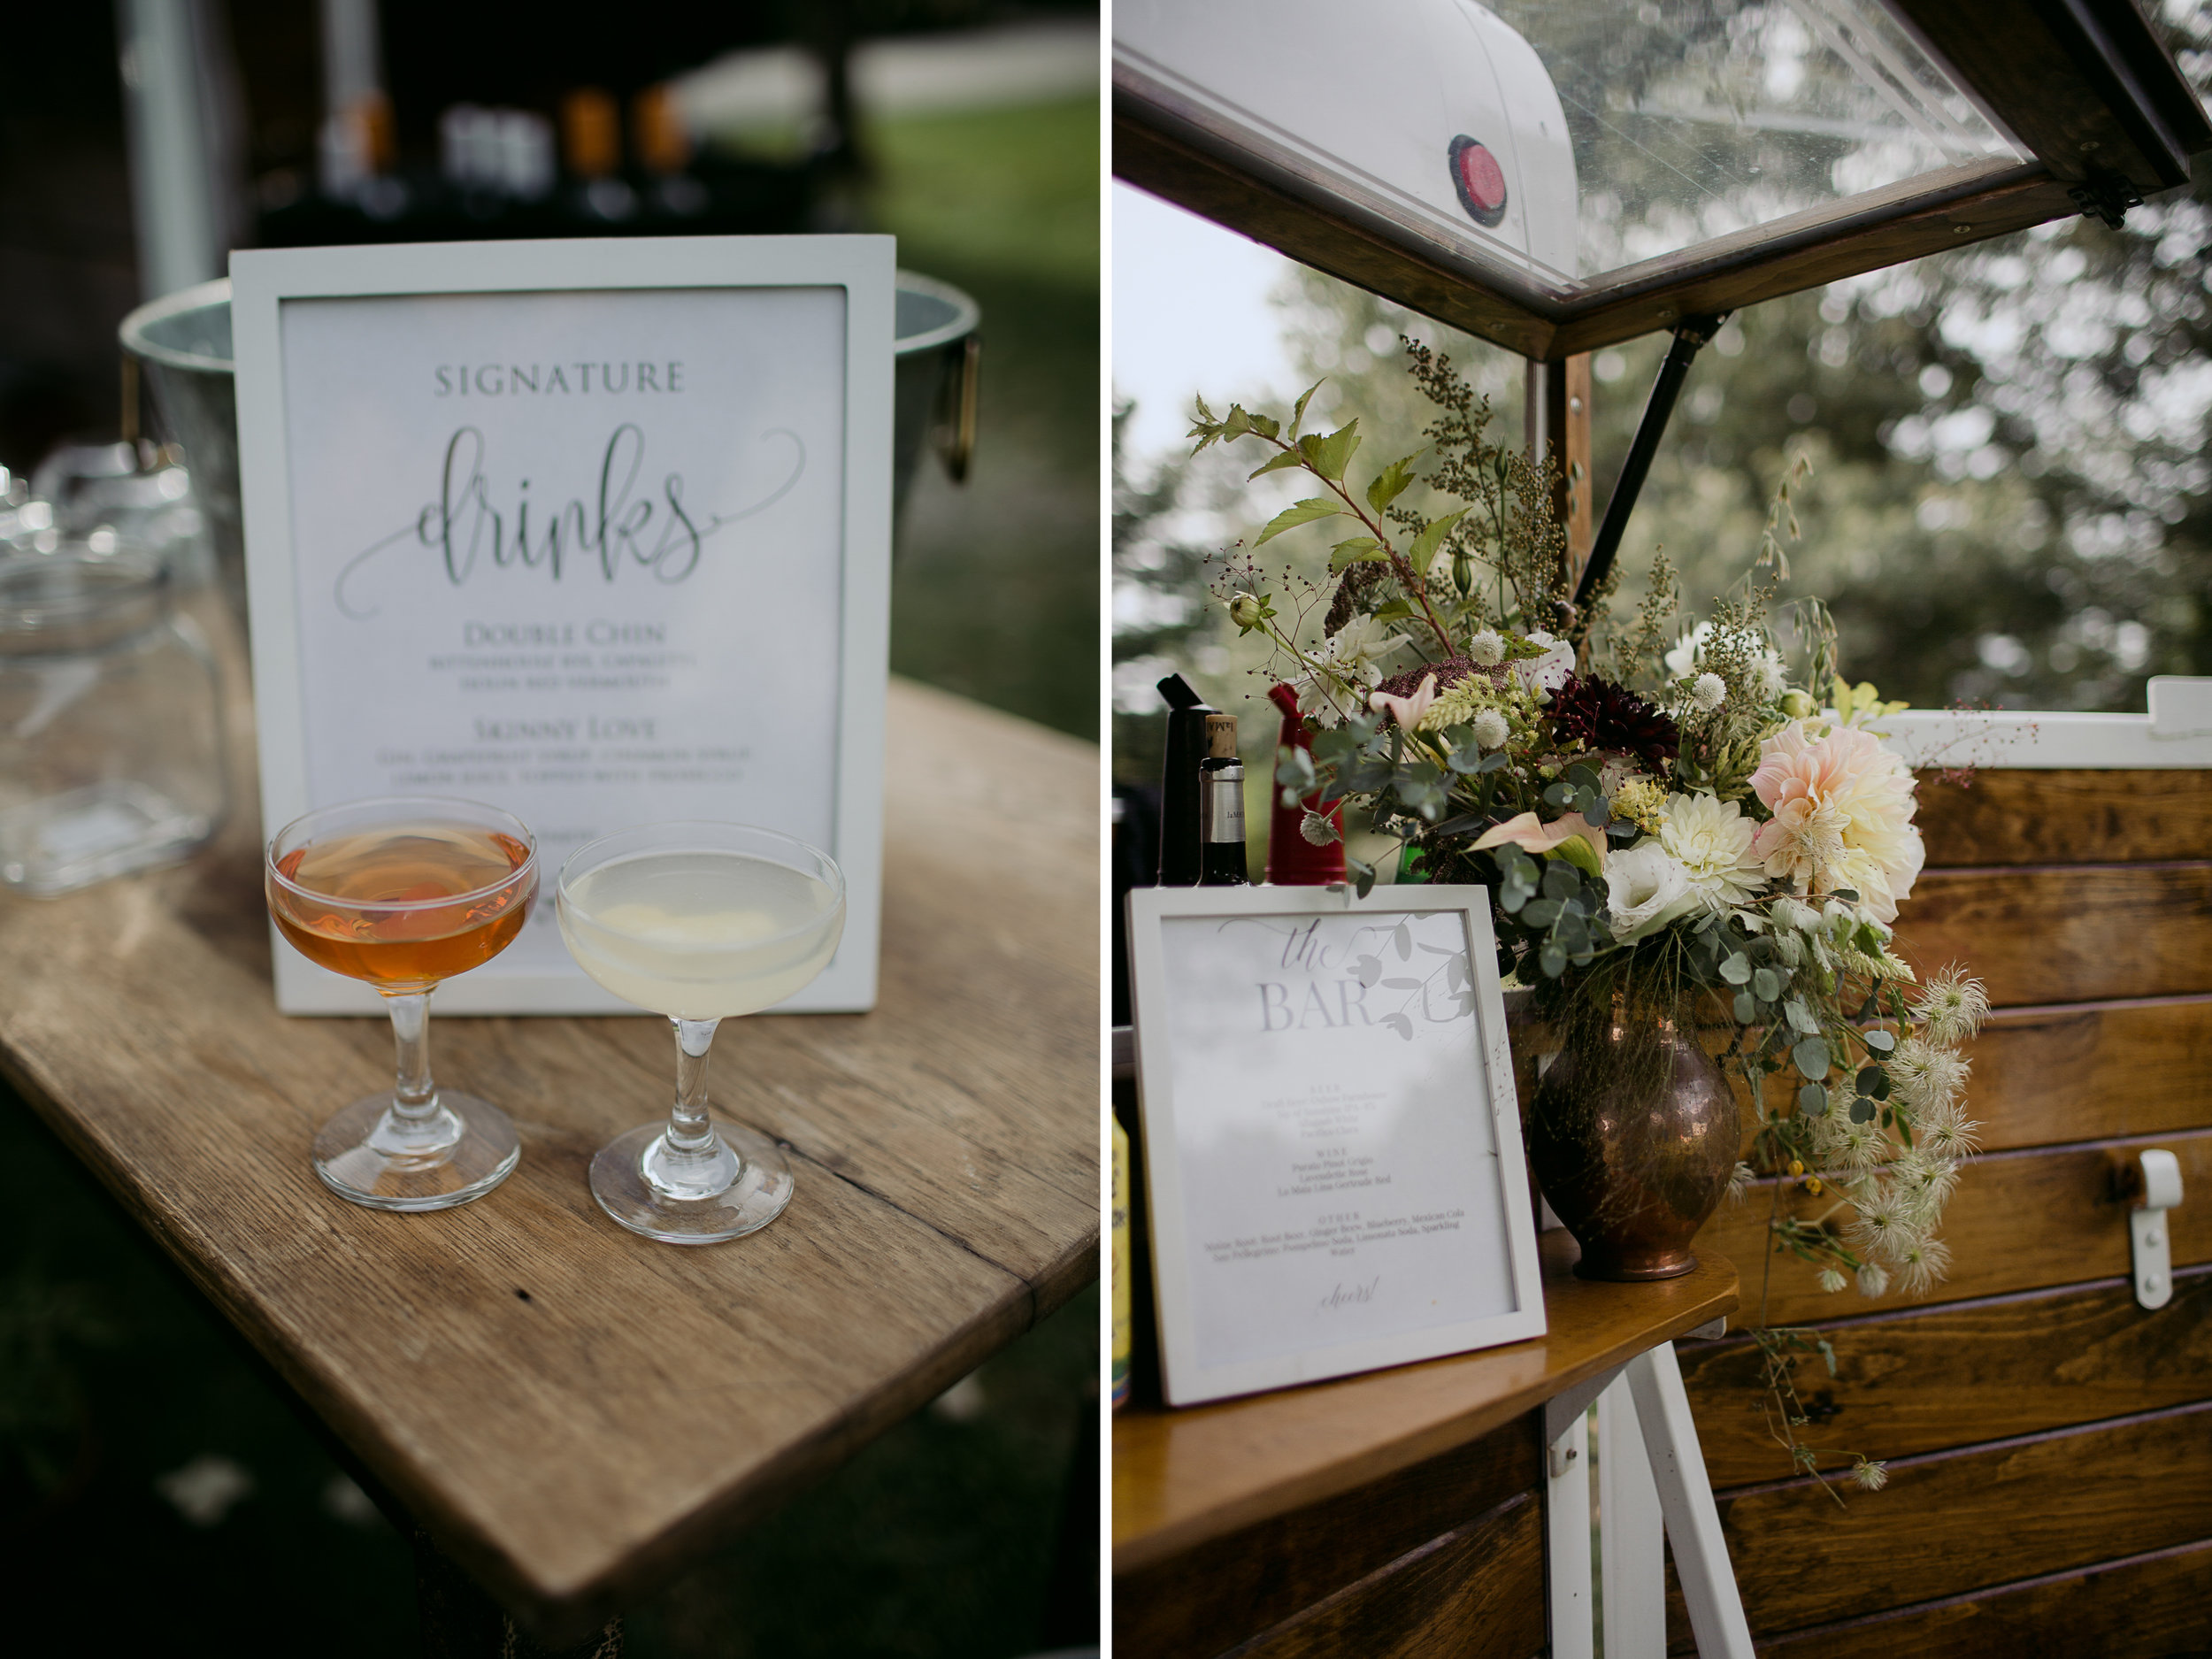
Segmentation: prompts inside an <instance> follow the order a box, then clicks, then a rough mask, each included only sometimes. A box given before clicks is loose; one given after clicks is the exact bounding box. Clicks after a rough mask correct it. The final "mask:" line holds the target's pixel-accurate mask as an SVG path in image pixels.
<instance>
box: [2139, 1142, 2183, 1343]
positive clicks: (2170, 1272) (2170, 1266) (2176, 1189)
mask: <svg viewBox="0 0 2212 1659" xmlns="http://www.w3.org/2000/svg"><path fill="white" fill-rule="evenodd" d="M2138 1162H2139V1169H2140V1185H2138V1183H2137V1181H2135V1180H2130V1181H2129V1182H2128V1183H2127V1184H2128V1186H2129V1187H2131V1188H2134V1190H2135V1192H2136V1200H2135V1208H2134V1209H2132V1210H2129V1211H2128V1246H2129V1257H2130V1260H2131V1262H2132V1263H2133V1266H2134V1273H2135V1302H2136V1306H2138V1307H2139V1308H2145V1309H2150V1308H2162V1307H2164V1306H2165V1305H2166V1304H2167V1303H2168V1302H2171V1301H2172V1300H2173V1295H2174V1252H2173V1241H2172V1236H2171V1235H2172V1232H2173V1230H2172V1229H2171V1228H2170V1227H2169V1226H2168V1225H2166V1212H2167V1211H2168V1210H2171V1209H2173V1208H2174V1207H2175V1206H2176V1205H2177V1204H2178V1203H2180V1202H2181V1160H2180V1159H2178V1158H2177V1157H2176V1156H2174V1155H2173V1154H2172V1153H2170V1152H2162V1151H2159V1150H2157V1149H2156V1148H2152V1149H2150V1150H2148V1151H2146V1152H2144V1153H2143V1154H2142V1155H2141V1156H2140V1158H2139V1160H2138ZM2129 1173H2130V1174H2131V1175H2134V1174H2135V1173H2136V1171H2129Z"/></svg>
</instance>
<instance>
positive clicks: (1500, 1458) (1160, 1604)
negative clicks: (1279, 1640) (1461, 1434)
mask: <svg viewBox="0 0 2212 1659" xmlns="http://www.w3.org/2000/svg"><path fill="white" fill-rule="evenodd" d="M1538 1421H1539V1418H1538V1417H1537V1415H1536V1414H1534V1413H1531V1414H1530V1415H1528V1416H1526V1417H1522V1418H1521V1419H1520V1420H1518V1421H1517V1422H1516V1423H1513V1424H1511V1425H1509V1426H1508V1427H1506V1428H1502V1429H1500V1430H1498V1431H1497V1432H1495V1433H1493V1434H1488V1435H1485V1436H1484V1437H1483V1438H1482V1439H1481V1440H1476V1441H1474V1442H1472V1443H1471V1444H1470V1445H1467V1446H1463V1447H1462V1448H1459V1449H1458V1450H1456V1451H1452V1452H1448V1453H1446V1454H1445V1455H1443V1456H1441V1457H1432V1458H1431V1459H1429V1460H1428V1461H1427V1462H1426V1463H1417V1464H1415V1465H1414V1466H1413V1467H1412V1468H1410V1469H1406V1470H1401V1471H1399V1472H1398V1473H1396V1474H1394V1475H1391V1476H1388V1477H1387V1478H1386V1479H1381V1480H1378V1481H1374V1482H1372V1483H1371V1484H1370V1485H1367V1486H1362V1487H1360V1488H1358V1489H1357V1490H1356V1491H1352V1492H1348V1493H1345V1494H1342V1495H1341V1496H1340V1497H1334V1498H1331V1499H1329V1500H1328V1501H1326V1502H1322V1503H1316V1504H1310V1505H1308V1506H1307V1507H1306V1508H1304V1509H1298V1510H1294V1511H1293V1512H1292V1513H1291V1514H1288V1515H1283V1516H1278V1517H1275V1518H1274V1519H1272V1520H1268V1521H1263V1522H1262V1523H1260V1524H1259V1525H1257V1526H1248V1527H1246V1528H1245V1529H1243V1530H1242V1531H1241V1532H1233V1533H1231V1534H1230V1535H1229V1536H1227V1537H1225V1538H1217V1539H1214V1540H1210V1541H1209V1542H1207V1543H1204V1544H1201V1545H1200V1546H1198V1547H1197V1548H1195V1549H1192V1550H1189V1551H1187V1552H1186V1553H1185V1554H1183V1555H1178V1556H1175V1557H1174V1558H1172V1559H1171V1560H1169V1561H1166V1562H1163V1563H1160V1564H1159V1565H1157V1566H1155V1567H1150V1568H1147V1569H1145V1570H1143V1571H1138V1572H1133V1573H1125V1574H1122V1575H1120V1576H1118V1577H1117V1578H1115V1579H1114V1640H1115V1643H1116V1645H1117V1646H1118V1647H1121V1648H1122V1649H1123V1650H1124V1651H1125V1652H1127V1653H1131V1654H1141V1655H1146V1659H1179V1656H1180V1655H1206V1654H1217V1653H1219V1652H1220V1651H1221V1650H1222V1649H1224V1648H1225V1647H1231V1646H1233V1645H1234V1644H1235V1643H1237V1642H1240V1641H1244V1640H1248V1639H1249V1638H1250V1637H1251V1636H1252V1635H1253V1634H1254V1633H1255V1632H1261V1631H1265V1630H1267V1629H1269V1628H1270V1627H1271V1626H1273V1625H1276V1624H1281V1623H1283V1622H1284V1621H1285V1620H1286V1619H1289V1618H1291V1617H1294V1616H1295V1615H1297V1614H1298V1613H1300V1612H1301V1611H1302V1610H1304V1609H1309V1608H1311V1607H1313V1606H1314V1605H1315V1604H1316V1603H1317V1602H1319V1601H1323V1600H1325V1598H1327V1597H1329V1596H1332V1595H1334V1594H1337V1593H1338V1592H1339V1591H1341V1590H1343V1589H1345V1588H1346V1587H1347V1586H1350V1585H1352V1584H1354V1583H1356V1582H1357V1581H1358V1580H1360V1579H1362V1578H1366V1577H1367V1576H1368V1575H1369V1574H1371V1573H1373V1572H1376V1571H1379V1570H1380V1569H1382V1568H1384V1567H1386V1566H1387V1565H1389V1564H1390V1563H1392V1562H1394V1561H1397V1560H1398V1559H1399V1558H1400V1557H1402V1556H1404V1555H1408V1554H1409V1552H1412V1551H1414V1550H1417V1549H1420V1548H1425V1547H1426V1546H1428V1545H1429V1544H1431V1543H1432V1542H1434V1541H1435V1540H1438V1539H1440V1537H1441V1536H1442V1535H1443V1534H1444V1533H1446V1532H1451V1531H1453V1530H1454V1529H1455V1528H1458V1527H1463V1526H1466V1525H1469V1524H1470V1523H1471V1522H1472V1521H1474V1520H1475V1519H1476V1518H1477V1517H1480V1516H1483V1515H1485V1514H1486V1513H1488V1512H1489V1511H1491V1510H1493V1509H1497V1508H1498V1507H1499V1506H1500V1505H1502V1504H1503V1503H1506V1502H1509V1501H1510V1500H1511V1499H1513V1498H1515V1497H1517V1496H1519V1495H1521V1494H1525V1493H1527V1492H1529V1491H1530V1490H1531V1489H1532V1488H1533V1487H1534V1486H1536V1485H1537V1484H1538V1482H1539V1481H1540V1479H1542V1474H1543V1454H1542V1448H1541V1447H1540V1444H1539V1442H1540V1438H1541V1435H1540V1430H1539V1428H1538V1426H1537V1425H1538Z"/></svg>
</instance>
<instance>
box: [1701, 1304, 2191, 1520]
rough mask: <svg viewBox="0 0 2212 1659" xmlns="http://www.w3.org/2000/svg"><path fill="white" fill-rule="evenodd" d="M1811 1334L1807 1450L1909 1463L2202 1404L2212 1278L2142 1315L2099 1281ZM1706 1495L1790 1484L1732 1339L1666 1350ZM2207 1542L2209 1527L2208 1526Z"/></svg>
mask: <svg viewBox="0 0 2212 1659" xmlns="http://www.w3.org/2000/svg"><path fill="white" fill-rule="evenodd" d="M1819 1329H1820V1330H1821V1331H1822V1332H1823V1333H1824V1334H1825V1335H1826V1336H1827V1337H1828V1338H1829V1339H1830V1340H1832V1342H1833V1343H1834V1344H1835V1349H1836V1357H1837V1362H1838V1371H1837V1374H1836V1376H1835V1378H1834V1379H1830V1378H1829V1377H1828V1375H1827V1372H1826V1370H1825V1368H1824V1366H1823V1365H1822V1364H1821V1363H1820V1362H1819V1360H1817V1359H1812V1358H1809V1359H1808V1360H1807V1361H1806V1362H1805V1363H1803V1364H1801V1366H1800V1367H1799V1369H1798V1387H1799V1397H1800V1399H1801V1400H1802V1401H1803V1402H1804V1403H1805V1405H1806V1406H1807V1407H1808V1408H1809V1409H1810V1411H1811V1414H1812V1416H1813V1417H1814V1419H1815V1421H1814V1424H1813V1425H1812V1426H1810V1427H1809V1428H1808V1429H1806V1430H1804V1431H1803V1432H1804V1433H1805V1435H1806V1436H1807V1438H1808V1439H1809V1440H1811V1441H1812V1442H1813V1443H1814V1444H1816V1445H1830V1446H1837V1447H1853V1448H1861V1449H1863V1450H1865V1451H1867V1452H1868V1453H1870V1455H1877V1456H1882V1457H1906V1456H1911V1455H1916V1454H1917V1453H1922V1452H1934V1451H1943V1450H1947V1449H1949V1448H1955V1447H1959V1446H1967V1445H1973V1444H1977V1443H1978V1442H1981V1441H1984V1440H2001V1439H2005V1438H2007V1437H2008V1436H2015V1435H2022V1434H2034V1433H2040V1432H2043V1431H2045V1430H2047V1429H2056V1428H2064V1427H2069V1426H2071V1425H2078V1424H2082V1423H2091V1422H2095V1421H2098V1420H2100V1419H2101V1418H2105V1417H2126V1416H2129V1415H2131V1414H2132V1413H2135V1412H2139V1411H2146V1410H2153V1409H2160V1408H2163V1407H2166V1406H2177V1405H2186V1404H2190V1403H2192V1402H2196V1401H2200V1400H2206V1399H2212V1268H2196V1269H2193V1270H2190V1271H2185V1272H2182V1273H2177V1274H2176V1275H2175V1280H2174V1296H2173V1300H2172V1301H2170V1302H2168V1303H2167V1304H2166V1305H2165V1306H2164V1307H2162V1308H2160V1309H2158V1310H2155V1311H2153V1312H2146V1311H2145V1310H2142V1309H2141V1308H2139V1307H2137V1306H2136V1305H2135V1298H2134V1295H2133V1294H2132V1293H2131V1289H2130V1287H2129V1286H2128V1284H2127V1283H2125V1282H2124V1281H2121V1280H2108V1281H2105V1282H2103V1283H2101V1284H2097V1285H2094V1286H2085V1287H2082V1288H2078V1289H2072V1290H2060V1291H2039V1292H2031V1293H2029V1294H2024V1295H2015V1296H2000V1297H1989V1298H1985V1299H1983V1300H1980V1301H1976V1302H1955V1303H1952V1304H1949V1305H1947V1306H1943V1307H1937V1308H1930V1309H1926V1310H1910V1311H1907V1312H1902V1313H1886V1314H1876V1315H1872V1316H1870V1317H1864V1318H1857V1319H1836V1320H1831V1321H1827V1322H1825V1323H1824V1324H1823V1325H1821V1326H1820V1327H1819ZM1677 1351H1678V1354H1679V1356H1680V1358H1681V1363H1682V1379H1683V1381H1684V1383H1685V1384H1686V1386H1687V1387H1688V1389H1689V1391H1690V1403H1691V1405H1692V1406H1693V1407H1694V1409H1695V1410H1696V1413H1697V1420H1698V1425H1699V1431H1700V1443H1701V1445H1702V1446H1703V1447H1704V1448H1705V1467H1706V1470H1707V1472H1708V1473H1709V1475H1710V1476H1711V1478H1712V1481H1713V1485H1714V1486H1715V1487H1716V1488H1726V1487H1731V1486H1751V1485H1756V1484H1759V1483H1762V1482H1765V1481H1770V1480H1775V1479H1784V1478H1786V1477H1787V1476H1789V1475H1790V1474H1792V1473H1793V1471H1792V1469H1791V1468H1790V1461H1789V1454H1788V1453H1787V1452H1786V1451H1785V1450H1783V1449H1782V1448H1780V1447H1779V1446H1778V1445H1776V1444H1775V1442H1774V1441H1773V1440H1772V1439H1770V1437H1769V1436H1768V1434H1767V1432H1766V1429H1765V1426H1764V1423H1763V1417H1762V1414H1761V1412H1760V1409H1759V1402H1760V1400H1761V1399H1762V1397H1763V1396H1762V1394H1761V1393H1760V1388H1759V1377H1760V1365H1759V1353H1758V1350H1757V1348H1755V1347H1754V1346H1753V1345H1752V1344H1751V1342H1750V1341H1749V1340H1747V1339H1745V1338H1741V1337H1728V1338H1724V1339H1723V1340H1720V1341H1718V1342H1685V1343H1681V1344H1678V1348H1677ZM2206 1525H2207V1526H2208V1528H2212V1516H2208V1517H2206Z"/></svg>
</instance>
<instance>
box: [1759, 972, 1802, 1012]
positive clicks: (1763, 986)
mask: <svg viewBox="0 0 2212 1659" xmlns="http://www.w3.org/2000/svg"><path fill="white" fill-rule="evenodd" d="M1751 994H1752V995H1754V996H1755V997H1757V998H1758V999H1759V1000H1760V1001H1761V1002H1779V1001H1780V1000H1781V996H1782V976H1781V975H1780V974H1778V973H1777V972H1775V971H1774V970H1773V969H1771V968H1761V969H1760V970H1758V972H1755V973H1754V974H1753V975H1752V976H1751ZM1790 1023H1791V1024H1792V1025H1795V1024H1796V1023H1797V1022H1796V1021H1795V1020H1792V1021H1791V1022H1790Z"/></svg>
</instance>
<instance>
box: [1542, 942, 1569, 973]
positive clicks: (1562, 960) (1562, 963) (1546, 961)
mask: <svg viewBox="0 0 2212 1659" xmlns="http://www.w3.org/2000/svg"><path fill="white" fill-rule="evenodd" d="M1536 965H1537V967H1538V968H1539V969H1540V970H1541V971H1542V972H1543V975H1544V977H1545V978H1546V979H1557V978H1558V977H1559V976H1560V975H1561V974H1563V973H1564V972H1566V971H1567V953H1566V952H1565V951H1564V950H1563V949H1561V948H1560V946H1559V945H1558V943H1557V942H1556V941H1552V940H1546V941H1544V947H1543V949H1540V950H1539V951H1538V952H1537V953H1536Z"/></svg>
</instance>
